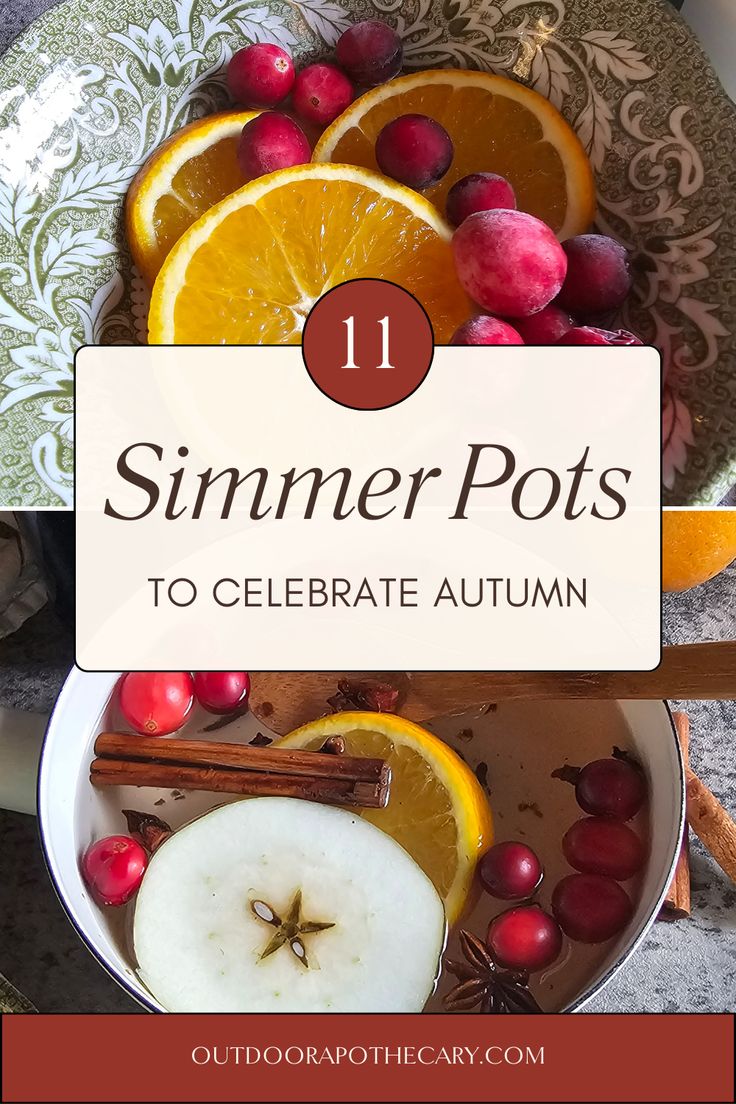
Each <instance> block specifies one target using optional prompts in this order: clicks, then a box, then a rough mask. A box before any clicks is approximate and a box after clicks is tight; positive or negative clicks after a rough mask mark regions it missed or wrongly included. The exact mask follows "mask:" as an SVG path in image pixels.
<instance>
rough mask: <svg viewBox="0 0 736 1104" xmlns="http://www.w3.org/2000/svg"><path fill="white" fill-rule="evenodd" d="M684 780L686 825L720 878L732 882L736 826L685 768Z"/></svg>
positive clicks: (735, 873) (734, 878) (735, 869)
mask: <svg viewBox="0 0 736 1104" xmlns="http://www.w3.org/2000/svg"><path fill="white" fill-rule="evenodd" d="M685 779H686V792H687V820H688V824H689V825H690V827H691V828H692V830H693V832H695V834H696V836H697V837H698V838H699V839H700V841H701V843H702V844H703V845H704V846H705V847H706V848H707V849H708V851H710V853H711V855H712V856H713V858H714V859H715V860H716V862H717V863H718V865H719V866H720V868H721V870H722V871H723V872H724V874H727V875H728V877H729V878H730V879H731V881H732V882H736V824H734V822H733V820H732V819H731V817H730V816H729V815H728V813H727V812H726V810H725V809H724V808H723V806H722V805H721V803H720V801H719V800H718V798H717V797H715V795H714V794H712V793H711V792H710V790H709V789H708V787H707V786H706V785H705V783H703V782H701V781H700V779H699V778H698V777H697V775H696V774H694V773H693V771H691V770H690V768H689V767H688V768H687V770H686V771H685Z"/></svg>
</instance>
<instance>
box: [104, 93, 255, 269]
mask: <svg viewBox="0 0 736 1104" xmlns="http://www.w3.org/2000/svg"><path fill="white" fill-rule="evenodd" d="M257 114H258V112H257V111H222V112H220V113H219V114H218V115H208V116H207V117H206V118H204V119H197V120H196V121H195V122H193V123H190V124H189V126H185V127H182V129H181V130H178V131H177V132H176V133H175V134H172V136H171V137H170V138H169V139H167V141H165V142H164V143H163V144H162V145H161V146H159V148H158V149H157V150H156V152H155V153H154V154H153V155H152V156H151V157H149V159H148V160H147V161H146V163H145V164H144V165H143V166H142V167H141V169H139V171H138V173H137V174H136V176H135V178H134V179H133V182H132V184H131V185H130V188H129V189H128V196H127V199H126V201H125V231H126V234H127V236H128V244H129V245H130V250H131V253H132V254H133V260H134V262H135V264H136V266H137V268H138V270H139V271H140V272H141V273H142V275H143V276H144V277H145V279H146V280H148V282H149V283H150V284H152V283H153V281H154V280H155V279H156V276H157V274H158V271H159V269H160V268H161V265H162V264H163V262H164V260H165V258H166V256H167V254H168V253H169V251H170V249H171V247H172V245H173V244H174V243H175V242H176V241H178V239H179V238H180V237H181V235H182V234H183V233H184V231H185V230H188V229H189V227H190V226H191V225H192V223H193V222H196V221H197V219H198V218H199V217H200V215H202V214H204V212H205V211H207V210H209V208H210V207H213V206H214V205H215V203H219V201H220V200H221V199H224V197H225V196H227V195H230V194H231V192H234V191H235V190H236V188H240V187H242V185H243V184H244V183H245V178H244V176H243V174H242V172H241V171H240V168H239V167H238V158H237V148H238V138H239V137H240V132H241V131H242V129H243V127H244V126H245V124H246V123H247V122H249V121H250V120H251V119H253V118H255V116H256V115H257Z"/></svg>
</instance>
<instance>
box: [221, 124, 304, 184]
mask: <svg viewBox="0 0 736 1104" xmlns="http://www.w3.org/2000/svg"><path fill="white" fill-rule="evenodd" d="M311 156H312V151H311V150H310V148H309V142H308V141H307V138H306V135H305V133H304V131H303V130H302V128H301V127H300V126H299V124H298V123H295V122H294V120H293V119H290V118H289V116H288V115H283V114H282V113H281V112H280V111H264V112H263V114H262V115H257V116H256V118H255V119H251V121H250V122H249V123H246V124H245V126H244V127H243V131H242V133H241V135H240V143H239V145H238V163H239V165H240V168H241V170H242V171H243V173H244V175H245V177H246V178H247V179H248V180H255V178H256V177H258V176H265V174H266V173H272V172H276V171H277V170H278V169H288V168H290V167H291V166H292V165H306V164H307V162H308V161H309V160H310V159H311Z"/></svg>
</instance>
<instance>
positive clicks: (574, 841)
mask: <svg viewBox="0 0 736 1104" xmlns="http://www.w3.org/2000/svg"><path fill="white" fill-rule="evenodd" d="M559 774H560V776H561V777H563V778H565V779H566V780H567V781H571V782H574V784H575V796H576V799H577V802H578V804H579V805H580V807H581V808H582V809H583V810H584V811H585V812H586V813H590V814H591V815H590V816H587V817H583V818H581V819H580V820H578V821H576V822H575V824H573V825H572V827H571V828H570V829H569V830H568V831H567V832H566V834H565V836H564V838H563V840H562V851H563V854H564V856H565V858H566V859H567V861H568V862H569V863H570V865H571V866H572V867H574V868H575V870H576V871H578V873H576V874H570V875H568V876H567V877H565V878H562V880H561V881H560V882H558V884H557V885H556V886H555V889H554V892H553V894H552V915H550V914H549V913H548V912H546V911H545V910H544V909H543V908H542V906H541V905H539V904H537V903H534V902H531V898H532V897H533V896H534V894H535V893H536V892H537V890H538V889H539V886H540V885H541V883H542V878H543V870H542V865H541V863H540V861H539V859H538V857H537V856H536V854H535V853H534V851H532V849H531V848H530V847H528V846H527V845H526V844H525V843H519V842H516V841H508V842H505V843H498V844H496V845H495V846H494V847H491V848H490V850H489V851H487V852H486V854H485V855H484V856H483V858H482V859H481V861H480V863H479V867H478V873H479V876H480V880H481V882H482V884H483V887H484V888H485V889H486V891H487V892H488V893H490V894H491V895H492V896H493V897H498V898H500V899H501V900H504V901H529V902H530V903H528V904H523V905H518V906H516V907H515V908H511V909H508V910H507V911H506V912H502V913H501V914H500V915H499V916H497V917H496V918H495V919H494V920H492V921H491V924H490V926H489V928H488V932H487V935H486V944H487V946H488V949H489V950H490V951H491V954H492V955H493V957H494V959H495V960H496V961H497V962H498V963H499V965H501V966H504V967H506V968H507V969H513V970H524V971H526V972H529V973H531V972H534V971H536V970H543V969H545V967H547V966H550V965H551V964H552V963H553V962H554V960H555V959H556V958H557V957H558V955H559V953H560V951H561V949H562V935H563V932H564V933H565V935H567V936H568V938H569V939H572V940H575V941H576V942H578V943H603V942H605V941H606V940H608V939H611V938H612V937H613V936H614V935H618V933H619V932H620V931H622V930H623V928H624V927H625V926H626V924H627V923H628V922H629V920H630V919H631V914H632V905H631V901H630V899H629V896H628V894H627V893H626V891H625V890H624V888H623V887H622V886H621V885H620V884H619V883H620V882H622V881H627V880H628V879H629V878H632V877H633V876H634V875H635V874H636V873H637V872H638V871H639V870H641V868H642V866H643V865H644V861H645V858H646V852H645V848H644V844H643V842H642V840H641V839H640V837H639V836H638V835H637V834H636V833H635V832H634V831H632V829H631V828H630V827H628V825H627V824H626V823H625V821H627V820H630V819H631V818H632V817H633V816H635V815H636V814H637V813H638V812H639V810H640V809H641V807H642V806H643V804H644V802H645V800H646V796H647V790H646V782H645V780H644V775H643V774H642V772H641V770H640V769H639V767H638V766H636V765H635V764H634V763H632V762H630V761H629V760H627V759H625V758H614V757H612V758H610V759H597V760H596V761H595V762H593V763H589V764H588V765H587V766H586V767H583V768H582V769H581V770H578V769H576V768H564V769H563V771H561V772H559Z"/></svg>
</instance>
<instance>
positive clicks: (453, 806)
mask: <svg viewBox="0 0 736 1104" xmlns="http://www.w3.org/2000/svg"><path fill="white" fill-rule="evenodd" d="M335 735H339V736H342V738H343V740H344V742H345V751H346V753H347V754H348V755H367V756H374V757H376V758H378V759H385V760H386V762H387V763H388V765H389V766H390V768H391V796H390V798H389V802H388V805H387V806H386V808H385V809H356V810H355V812H356V813H357V814H359V815H360V816H362V817H363V818H364V819H365V820H370V821H372V822H373V824H375V825H376V827H378V828H381V829H382V830H383V831H384V832H386V833H387V834H388V835H389V836H393V838H394V839H395V840H396V842H397V843H400V844H401V846H402V847H403V848H404V849H405V850H406V851H408V852H409V854H410V855H411V856H412V858H413V859H414V861H415V862H416V863H418V864H419V866H421V868H422V870H423V871H424V873H425V874H426V875H427V876H428V877H429V878H431V879H432V881H433V882H434V886H435V889H436V890H437V892H438V893H439V895H440V897H442V899H443V901H444V903H445V911H446V913H447V919H448V921H449V922H450V923H451V924H452V923H454V921H455V920H457V918H458V916H459V915H460V914H461V912H462V911H463V907H464V905H465V902H466V900H467V897H468V894H469V892H470V889H471V885H472V881H473V871H474V870H475V865H476V863H477V861H478V859H479V858H480V857H481V855H482V854H483V852H484V851H487V850H488V848H489V847H490V846H491V844H492V843H493V821H492V816H491V810H490V807H489V805H488V802H487V801H486V798H485V795H484V793H483V791H482V789H481V787H480V785H479V783H478V779H477V778H476V777H475V775H474V774H473V772H472V771H471V770H470V768H469V767H468V766H467V765H466V764H465V763H464V762H463V761H462V759H460V757H459V756H458V755H456V753H455V752H454V751H453V750H452V748H450V747H448V746H447V744H446V743H444V742H443V741H442V740H440V738H439V737H438V736H434V735H433V734H432V733H431V732H428V731H427V730H426V728H420V726H419V725H416V724H412V722H411V721H406V720H404V718H403V717H397V716H395V715H394V714H392V713H362V712H356V713H334V714H332V715H331V716H328V717H320V718H319V720H317V721H312V722H311V723H310V724H306V725H303V726H302V727H301V728H297V729H296V731H295V732H292V733H290V734H289V735H288V736H284V738H283V740H280V741H279V743H278V744H277V745H276V746H277V747H282V748H308V749H312V750H314V749H316V748H319V747H321V746H322V744H323V743H324V742H325V740H326V739H328V738H329V737H330V736H335Z"/></svg>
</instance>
